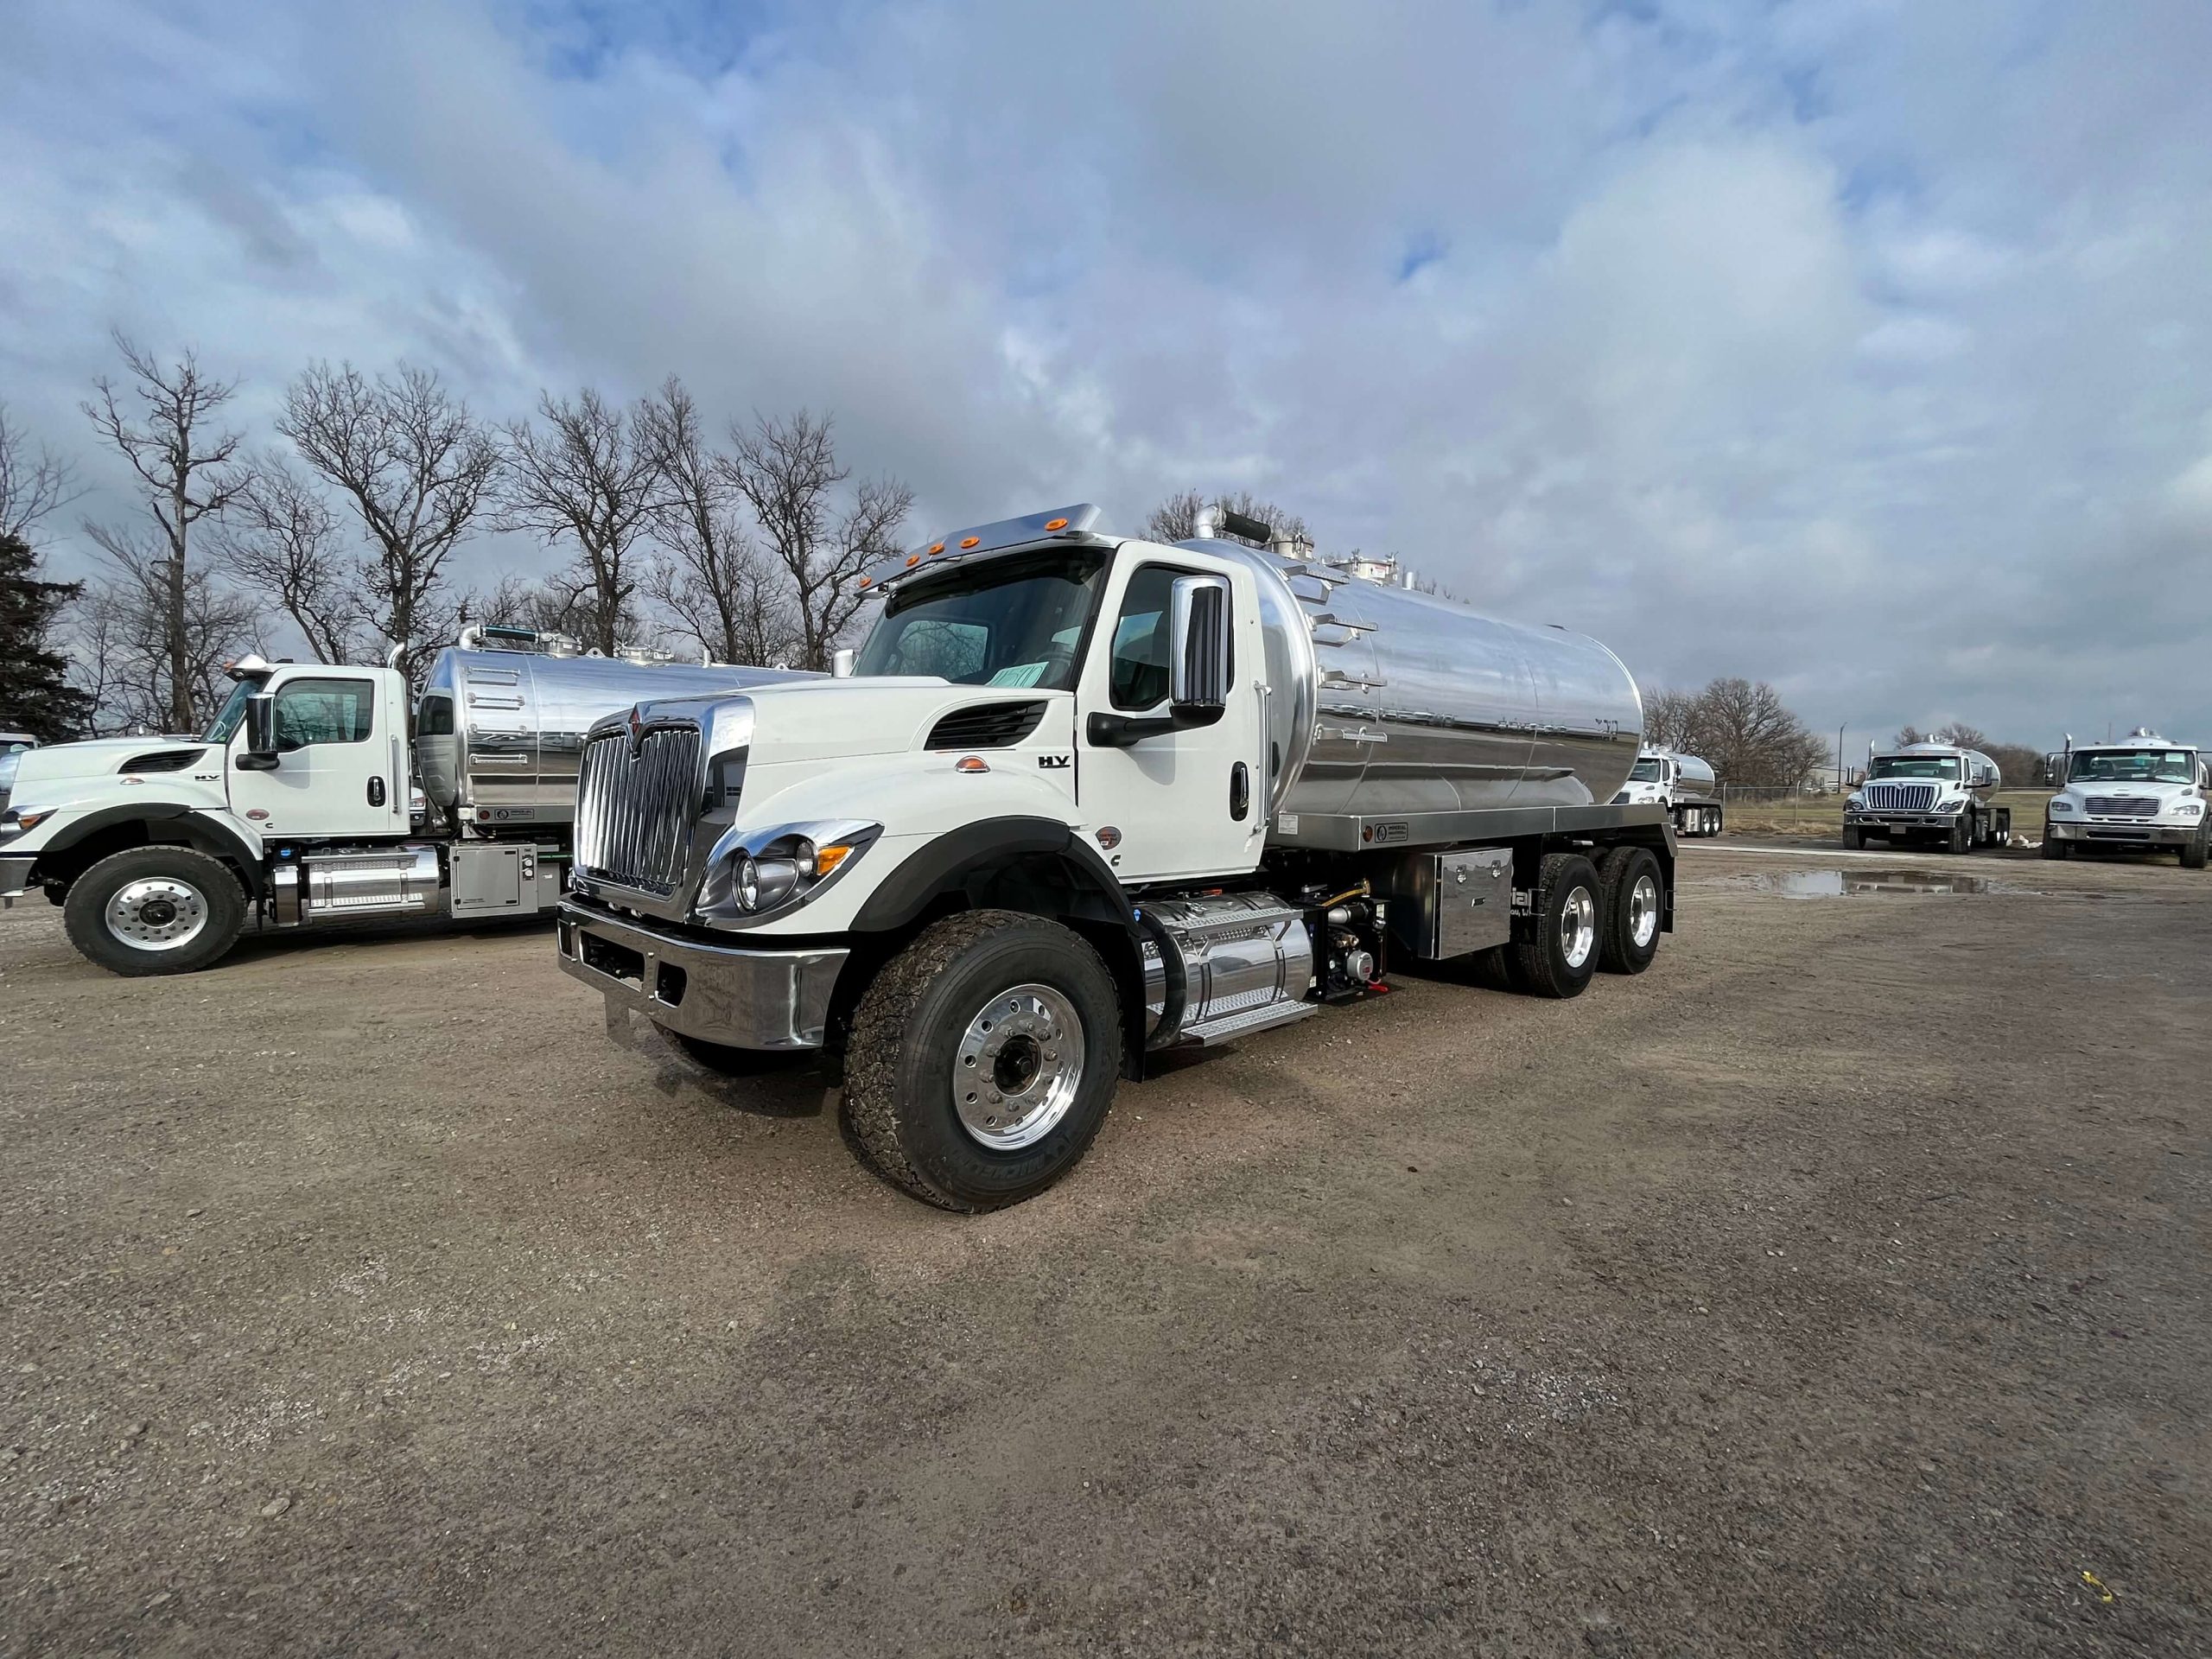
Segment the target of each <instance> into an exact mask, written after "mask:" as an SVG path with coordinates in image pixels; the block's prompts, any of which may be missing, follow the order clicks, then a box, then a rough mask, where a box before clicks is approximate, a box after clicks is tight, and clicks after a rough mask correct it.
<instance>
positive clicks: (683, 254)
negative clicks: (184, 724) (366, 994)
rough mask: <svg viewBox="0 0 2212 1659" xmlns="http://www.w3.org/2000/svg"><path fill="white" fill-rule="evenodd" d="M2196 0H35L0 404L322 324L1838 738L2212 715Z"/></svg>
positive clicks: (509, 391) (504, 412) (268, 391)
mask: <svg viewBox="0 0 2212 1659" xmlns="http://www.w3.org/2000/svg"><path fill="white" fill-rule="evenodd" d="M2208 15H2212V9H2206V8H2202V7H2201V6H2199V5H2196V4H2195V3H2193V0H2176V3H2166V4H2155V3H2153V4H2144V5H2139V6H2130V7H2127V8H2124V9H2107V8H2099V9H2097V10H2096V13H2095V16H2094V18H2089V17H2085V16H2082V14H2081V13H2078V12H2076V11H2075V10H2071V9H2065V8H2040V7H2019V6H2016V5H2005V4H1999V3H1995V0H1986V3H1985V0H1958V3H1955V4H1948V3H1947V4H1946V5H1944V6H1942V7H1929V6H1915V5H1910V4H1904V3H1891V4H1886V5H1882V6H1872V7H1869V6H1864V5H1846V4H1841V3H1838V0H1792V3H1789V4H1786V5H1783V6H1780V7H1772V6H1769V5H1766V4H1763V3H1751V0H1698V3H1694V4H1692V3H1675V0H1669V3H1666V4H1662V5H1656V6H1649V7H1636V8H1628V7H1621V8H1599V9H1595V10H1592V9H1589V8H1586V7H1584V6H1582V5H1580V4H1568V3H1563V0H1562V3H1548V4H1547V3H1539V4H1529V5H1523V6H1516V7H1498V8H1486V7H1464V6H1447V5H1430V4H1423V3H1419V0H1393V3H1386V4H1380V5H1376V6H1374V7H1368V8H1361V9H1359V10H1357V12H1356V13H1354V12H1350V11H1347V10H1344V9H1342V8H1338V7H1334V6H1323V5H1300V4H1284V3H1277V0H1270V3H1261V0H1243V3H1236V4H1231V5H1225V6H1216V7H1202V8H1192V7H1188V6H1183V5H1173V4H1167V3H1141V0H1132V3H1127V4H1122V5H1118V6H1110V7H1109V6H1096V7H1089V6H1085V7H1074V6H1071V7H1038V6H1033V5H1029V4H1027V3H1018V0H975V3H972V4H953V3H950V0H945V3H927V4H917V5H895V6H894V5H888V4H878V3H874V0H851V3H848V4H844V5H839V6H832V7H822V8H813V7H797V6H784V5H780V4H774V3H771V4H768V5H766V6H764V7H762V8H760V9H758V10H738V11H734V12H733V11H730V10H727V9H721V8H706V7H704V6H700V7H698V8H696V9H693V8H690V7H687V6H686V5H683V4H681V3H678V4H671V5H670V6H667V7H664V8H660V9H657V10H653V11H652V12H650V13H645V14H640V15H637V16H632V15H628V14H626V13H623V12H621V11H620V10H611V9H603V8H598V7H593V8H588V9H585V8H578V9H577V10H575V11H574V12H572V13H571V12H565V11H563V10H562V9H561V8H560V6H559V5H558V3H557V0H556V3H554V4H547V5H533V6H530V7H527V8H525V7H521V6H517V5H513V4H511V3H509V0H475V3H456V4H452V5H429V4H419V3H418V4H411V5H410V4H400V5H389V6H379V7H373V8H372V7H366V6H358V7H357V6H352V5H334V6H325V7H317V6H307V7H301V6H294V5H289V4H280V3H277V0H236V3H223V4H217V3H213V0H209V3H204V4H202V5H200V6H199V7H196V8H186V9H184V10H178V9H177V8H175V7H168V6H163V7H156V6H153V5H151V4H150V3H143V0H76V3H69V0H43V3H33V4H31V5H29V7H27V8H25V9H22V12H21V16H19V17H18V18H17V19H16V22H15V23H14V24H13V25H12V27H11V39H10V44H11V48H13V49H12V51H11V54H10V57H9V58H8V59H7V60H4V61H0V396H4V397H6V398H7V400H8V401H9V403H10V405H11V407H12V409H13V410H14V412H15V414H16V416H17V417H18V418H19V419H22V420H24V421H26V422H28V423H30V424H32V425H33V426H34V427H35V428H37V429H41V431H43V432H44V433H46V434H47V435H49V436H50V437H52V438H54V439H55V440H58V441H60V442H72V443H79V442H86V434H85V432H84V429H83V427H82V424H81V419H80V417H79V416H77V415H76V413H75V410H74V403H75V400H76V398H77V397H79V396H81V395H82V393H83V391H84V389H85V387H86V384H87V382H88V381H89V379H90V377H91V376H92V374H94V373H96V372H99V371H100V370H101V369H102V368H104V367H105V366H106V358H107V353H106V349H105V333H106V330H107V328H108V327H110V326H111V324H121V325H123V326H124V327H129V328H130V329H131V330H133V331H134V332H136V333H138V334H143V335H144V336H145V337H146V338H147V339H149V340H150V341H153V342H156V343H162V344H182V343H185V342H188V341H189V342H191V343H194V344H196V345H197V346H198V347H199V348H200V351H201V353H202V355H203V357H204V358H205V359H207V361H209V362H210V363H211V364H212V365H220V366H221V367H223V368H225V369H226V370H229V371H234V372H238V373H240V374H242V375H244V376H245V378H246V380H247V387H246V391H245V396H243V397H242V398H241V402H240V404H239V410H238V412H239V414H240V416H241V418H242V420H245V422H247V423H250V424H253V425H256V426H257V428H263V429H265V426H264V423H265V415H266V411H267V408H268V405H269V403H270V399H271V398H272V397H273V396H274V395H275V393H276V392H277V390H278V389H279V388H281V385H282V384H283V380H284V378H286V377H287V376H288V375H289V373H291V372H294V371H295V370H296V368H297V366H298V365H300V364H302V362H304V361H306V360H308V359H311V358H315V357H322V356H329V357H340V356H346V357H351V358H353V359H355V360H356V361H358V362H361V363H363V364H365V365H372V366H380V365H385V364H386V363H389V362H390V361H391V360H392V359H396V358H398V357H401V356H406V357H410V358H413V359H417V360H421V361H424V362H428V363H430V364H432V365H435V366H437V367H438V368H440V369H441V370H442V372H446V373H447V374H448V375H449V376H450V377H452V378H454V380H455V381H456V383H457V384H459V385H461V386H462V387H463V388H464V389H465V390H466V391H467V392H468V393H469V395H470V396H472V397H474V399H475V400H476V402H477V403H478V404H479V406H480V407H481V408H483V409H485V410H487V411H489V412H492V413H493V414H495V415H499V416H509V415H513V414H518V413H520V412H522V411H523V410H524V409H526V408H527V406H528V404H529V402H530V400H531V397H532V396H533V395H534V392H535V391H536V388H537V386H538V385H541V384H551V385H574V384H575V383H576V382H578V381H580V380H582V379H586V378H588V379H591V380H594V381H595V382H598V383H600V384H602V385H605V386H606V387H607V388H608V389H609V390H611V391H618V392H621V393H634V392H636V391H642V390H643V389H645V387H647V386H649V385H652V384H653V383H654V382H656V381H657V380H658V378H660V377H661V376H662V375H664V374H665V373H666V372H670V371H671V370H676V371H678V372H682V373H683V375H684V376H685V377H686V378H687V379H689V380H690V382H691V383H692V384H693V385H694V386H695V388H696V390H697V391H698V392H699V393H700V395H701V397H702V399H703V400H704V401H705V402H706V403H707V404H708V405H709V407H710V408H716V409H720V410H723V411H725V412H728V413H732V414H741V413H744V412H746V411H748V410H752V409H753V408H756V407H758V408H761V409H766V410H781V409H786V408H791V407H795V406H798V405H799V404H809V405H811V406H813V407H816V408H817V409H821V408H829V409H833V410H836V413H837V416H838V418H839V422H840V426H841V429H842V432H843V434H844V435H845V438H846V442H847V446H848V448H849V452H850V454H852V455H853V457H854V458H855V460H856V461H859V462H860V463H861V465H863V466H865V467H883V468H888V469H891V470H893V471H896V472H898V473H899V474H903V475H905V476H906V477H908V478H910V479H911V480H912V481H913V482H914V483H915V484H916V485H917V486H918V489H919V491H920V493H921V495H922V498H923V514H922V516H923V518H924V520H925V522H926V523H929V524H950V523H953V522H957V521H960V520H963V519H982V518H992V517H996V516H999V515H1001V514H1002V513H1005V512H1013V511H1017V510H1020V509H1023V508H1025V507H1027V506H1030V505H1036V504H1038V503H1039V502H1046V501H1052V502H1057V501H1061V500H1065V499H1073V498H1077V497H1092V498H1095V499H1100V500H1101V501H1103V503H1104V504H1105V505H1107V507H1108V509H1109V513H1110V514H1111V515H1112V516H1113V517H1114V518H1116V519H1118V520H1120V521H1121V522H1123V523H1128V522H1131V521H1133V520H1134V519H1135V518H1137V517H1139V516H1141V513H1142V512H1143V511H1144V510H1145V508H1146V507H1147V505H1149V504H1150V502H1151V501H1152V500H1153V499H1155V498H1156V497H1157V496H1158V495H1160V494H1161V493H1165V492H1166V491H1167V490H1170V489H1173V488H1179V487H1182V486H1186V485H1192V484H1198V485H1204V486H1216V485H1217V486H1223V487H1228V488H1237V487H1251V488H1255V489H1258V490H1262V491H1264V492H1266V493H1270V494H1273V495H1276V496H1279V497H1281V498H1282V499H1286V500H1287V501H1288V502H1290V503H1292V504H1293V505H1296V506H1298V507H1300V509H1301V510H1303V511H1304V512H1306V514H1307V516H1308V517H1309V518H1312V519H1313V521H1314V522H1315V523H1316V524H1317V525H1319V527H1320V528H1321V529H1322V530H1323V531H1324V532H1325V534H1326V535H1327V536H1328V537H1330V538H1331V539H1332V541H1334V542H1335V543H1337V544H1338V545H1339V546H1350V545H1353V544H1360V545H1364V546H1367V547H1370V548H1393V549H1395V550H1400V551H1402V553H1404V554H1405V555H1406V556H1408V557H1409V558H1410V559H1411V560H1412V561H1413V562H1414V563H1417V564H1419V565H1421V566H1424V567H1426V568H1427V569H1432V570H1434V571H1435V572H1436V573H1437V574H1439V575H1441V576H1443V577H1444V578H1445V579H1446V581H1447V582H1450V583H1451V584H1452V586H1454V587H1455V588H1459V589H1460V590H1461V591H1464V592H1467V593H1470V594H1476V595H1478V597H1479V598H1480V599H1481V601H1482V602H1484V604H1486V605H1489V606H1491V607H1494V608H1496V609H1498V610H1500V611H1502V612H1504V613H1508V614H1521V615H1528V616H1531V617H1535V618H1537V619H1539V620H1562V621H1569V622H1575V623H1579V624H1580V625H1582V626H1589V627H1592V629H1594V630H1595V631H1597V632H1600V633H1601V634H1603V635H1604V636H1605V637H1606V638H1608V639H1610V640H1611V641H1612V642H1613V643H1614V644H1616V645H1617V646H1618V647H1619V648H1620V649H1621V650H1622V651H1623V652H1624V655H1625V656H1627V657H1628V658H1629V659H1630V661H1631V662H1632V663H1635V664H1637V665H1638V666H1639V667H1640V668H1643V669H1644V670H1646V671H1648V672H1649V673H1650V674H1652V675H1653V676H1655V677H1664V678H1667V679H1670V680H1678V681H1679V680H1690V679H1695V678H1700V677H1704V676H1707V675H1709V674H1713V673H1719V672H1745V673H1749V674H1752V675H1755V676H1765V677H1773V678H1775V679H1777V681H1778V682H1780V683H1784V684H1785V685H1786V686H1787V687H1788V688H1789V690H1790V691H1791V694H1792V696H1794V697H1796V699H1797V701H1798V702H1799V704H1800V706H1801V708H1802V711H1803V713H1804V714H1805V715H1806V717H1807V718H1808V720H1809V721H1812V722H1813V723H1814V724H1815V725H1816V726H1818V725H1821V724H1822V723H1823V722H1824V721H1832V720H1834V719H1839V718H1847V719H1849V720H1851V721H1854V722H1860V723H1863V724H1865V725H1866V726H1869V727H1872V726H1877V725H1893V724H1895V723H1896V722H1897V721H1903V720H1908V719H1910V720H1915V721H1921V722H1922V723H1926V720H1927V718H1928V717H1929V715H1933V714H1936V713H1937V712H1939V711H1941V712H1946V713H1958V714H1960V715H1963V716H1964V717H1967V718H1969V719H1972V720H1974V722H1975V723H1976V724H1979V725H1981V726H1983V727H1984V728H1986V729H1988V730H1991V731H1992V732H1993V733H2002V734H2010V735H2013V736H2018V737H2020V738H2023V739H2025V740H2029V741H2034V740H2036V739H2037V738H2039V737H2040V736H2043V735H2045V734H2048V732H2050V731H2051V730H2056V729H2061V728H2063V726H2064V725H2065V724H2066V723H2067V722H2068V721H2069V720H2071V721H2075V723H2077V724H2078V723H2081V718H2082V717H2081V716H2080V715H2076V714H2075V713H2074V712H2073V710H2074V709H2075V707H2076V705H2077V703H2080V702H2084V701H2088V700H2094V699H2105V698H2110V697H2113V696H2119V695H2120V694H2121V693H2122V692H2124V691H2125V690H2126V687H2125V686H2119V685H2115V683H2114V677H2115V672H2116V671H2115V670H2114V669H2113V666H2112V665H2113V664H2115V663H2125V664H2128V665H2129V666H2128V667H2127V668H2126V671H2125V673H2126V675H2127V676H2129V677H2133V678H2135V679H2139V681H2140V682H2141V683H2142V685H2143V687H2144V688H2145V689H2144V690H2142V691H2141V692H2140V693H2139V694H2138V695H2139V696H2143V697H2145V698H2146V699H2150V698H2164V700H2165V701H2164V702H2158V703H2156V704H2155V705H2154V706H2152V707H2149V708H2146V709H2144V710H2143V711H2142V712H2143V714H2144V715H2145V717H2148V718H2153V719H2155V720H2156V721H2159V722H2161V723H2164V724H2166V725H2167V726H2169V727H2170V728H2182V727H2192V726H2193V727H2196V728H2201V729H2203V730H2205V731H2208V732H2212V687H2208V686H2207V685H2206V684H2205V683H2204V682H2203V679H2202V674H2201V670H2199V669H2198V668H2196V661H2197V659H2198V658H2201V655H2202V645H2203V640H2202V629H2201V627H2200V626H2196V625H2195V624H2193V623H2191V622H2190V621H2189V620H2188V619H2187V618H2186V617H2173V616H2169V617H2163V618H2159V619H2158V620H2156V621H2155V622H2153V621H2149V620H2146V619H2145V616H2144V614H2143V611H2142V607H2141V606H2140V604H2139V602H2138V594H2139V587H2138V584H2139V583H2140V582H2142V581H2144V580H2145V579H2146V577H2147V576H2149V575H2150V574H2151V573H2153V572H2158V573H2164V575H2168V576H2171V574H2172V573H2173V572H2175V571H2177V570H2192V569H2193V570H2199V571H2201V570H2202V568H2203V561H2204V558H2205V555H2204V553H2203V551H2202V518H2201V517H2200V516H2194V515H2199V514H2200V513H2201V511H2202V504H2203V502H2204V500H2205V499H2206V498H2205V492H2206V490H2207V489H2208V488H2209V487H2212V486H2208V485H2207V484H2206V482H2205V475H2204V474H2202V468H2203V467H2205V466H2206V465H2207V464H2208V463H2206V462H2205V461H2204V460H2203V450H2204V444H2203V440H2202V432H2203V430H2204V428H2203V426H2202V423H2203V421H2204V420H2205V418H2206V416H2207V415H2208V413H2209V412H2212V394H2208V393H2207V392H2206V391H2204V390H2203V388H2204V387H2205V386H2207V385H2212V325H2208V324H2207V323H2205V322H2204V321H2203V319H2205V318H2206V317H2208V316H2212V228H2208V227H2212V211H2208V210H2212V109H2208V106H2207V105H2205V102H2204V100H2203V99H2202V98H2201V96H2200V95H2199V93H2198V89H2197V86H2196V75H2195V73H2194V72H2193V69H2192V68H2191V67H2190V66H2192V65H2201V63H2202V61H2203V60H2204V48H2206V47H2207V46H2212V30H2208V26H2207V23H2206V21H2205V20H2206V18H2207V16H2208ZM610 30H614V31H619V32H616V33H609V32H608V31H610ZM1409 270H1410V271H1411V272H1412V278H1411V280H1402V278H1403V277H1405V276H1406V274H1407V273H1408V271H1409ZM98 477H99V481H101V482H102V483H103V484H104V485H105V486H112V485H113V483H114V482H115V480H114V479H113V476H112V469H111V468H108V469H103V470H101V471H99V474H98ZM106 505H113V503H112V500H111V501H110V502H109V503H107V504H106ZM2190 526H2196V529H2195V530H2193V531H2192V530H2191V529H2190ZM2192 535H2194V536H2195V537H2196V540H2191V539H2190V537H2191V536H2192ZM497 551H498V553H499V556H502V557H509V556H514V554H515V550H513V549H511V548H504V547H503V548H500V549H499V550H497ZM62 556H64V557H65V558H66V557H68V556H71V555H70V553H69V550H66V549H65V550H63V553H62ZM2154 636H2155V637H2154ZM1854 741H1855V740H1854Z"/></svg>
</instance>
